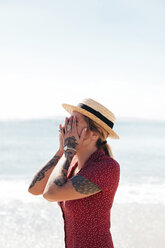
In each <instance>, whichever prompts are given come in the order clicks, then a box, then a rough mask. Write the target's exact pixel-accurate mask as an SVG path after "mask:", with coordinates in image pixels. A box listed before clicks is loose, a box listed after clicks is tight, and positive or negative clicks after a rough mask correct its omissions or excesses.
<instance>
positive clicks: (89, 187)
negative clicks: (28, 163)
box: [43, 119, 101, 201]
mask: <svg viewBox="0 0 165 248" xmlns="http://www.w3.org/2000/svg"><path fill="white" fill-rule="evenodd" d="M71 120H72V119H71ZM65 127H67V123H66V125H65ZM69 130H70V129H69ZM85 131H86V128H85V129H84V130H83V131H82V134H81V136H80V137H77V135H76V134H75V133H74V132H76V127H75V120H73V128H72V131H71V132H70V134H69V132H67V129H66V130H65V137H64V140H65V142H64V144H65V145H66V146H68V147H70V148H72V149H68V150H67V151H66V152H65V157H66V160H65V162H64V164H63V166H62V168H61V171H60V173H59V174H58V175H57V174H55V177H54V175H51V176H50V178H49V180H48V183H47V185H46V187H45V190H44V193H43V197H44V198H45V199H46V200H48V201H65V200H74V199H80V198H84V197H87V196H90V195H93V194H96V193H98V192H99V191H101V190H100V189H99V187H98V186H97V185H96V184H94V183H92V182H91V181H89V180H87V179H86V178H84V177H83V176H78V175H77V176H75V177H73V178H72V179H69V180H67V171H68V168H69V165H70V163H71V161H72V158H73V156H74V155H75V154H76V149H77V147H78V146H80V144H81V142H82V141H83V137H84V135H85ZM72 134H73V135H72ZM75 137H76V138H75Z"/></svg>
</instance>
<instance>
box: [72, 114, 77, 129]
mask: <svg viewBox="0 0 165 248" xmlns="http://www.w3.org/2000/svg"><path fill="white" fill-rule="evenodd" d="M72 131H73V132H74V133H77V126H76V116H73V125H72Z"/></svg>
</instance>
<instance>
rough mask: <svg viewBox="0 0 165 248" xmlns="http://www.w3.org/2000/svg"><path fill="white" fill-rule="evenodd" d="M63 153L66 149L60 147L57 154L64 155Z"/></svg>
mask: <svg viewBox="0 0 165 248" xmlns="http://www.w3.org/2000/svg"><path fill="white" fill-rule="evenodd" d="M63 154H64V149H58V151H57V155H58V156H60V157H62V155H63Z"/></svg>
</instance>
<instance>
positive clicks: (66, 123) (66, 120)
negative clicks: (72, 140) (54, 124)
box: [65, 117, 68, 133]
mask: <svg viewBox="0 0 165 248" xmlns="http://www.w3.org/2000/svg"><path fill="white" fill-rule="evenodd" d="M67 125H68V117H66V118H65V133H66V132H67Z"/></svg>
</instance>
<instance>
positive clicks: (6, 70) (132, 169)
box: [0, 0, 165, 248]
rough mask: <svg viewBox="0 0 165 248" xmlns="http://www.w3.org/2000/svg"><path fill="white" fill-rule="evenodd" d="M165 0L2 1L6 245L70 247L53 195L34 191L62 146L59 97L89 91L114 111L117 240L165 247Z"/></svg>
mask: <svg viewBox="0 0 165 248" xmlns="http://www.w3.org/2000/svg"><path fill="white" fill-rule="evenodd" d="M164 11H165V3H164V2H163V1H161V0H158V1H154V0H150V1H148V0H146V1H142V0H139V1H137V0H136V1H135V0H132V1H130V0H127V1H125V0H119V1H115V2H114V1H111V0H110V1H107V0H103V1H98V0H95V1H94V0H90V1H86V0H84V1H79V0H77V1H75V0H73V1H71V2H70V1H67V0H62V1H57V0H54V1H53V0H47V1H43V0H40V1H37V0H36V1H31V0H29V1H24V0H22V1H17V0H15V1H11V0H7V1H0V223H1V232H0V244H1V248H4V247H5V248H9V247H12V248H16V247H18V246H20V247H22V248H29V247H31V246H33V247H34V248H42V247H43V248H44V247H47V248H49V247H52V246H54V247H57V248H62V247H64V233H63V219H62V214H61V210H60V208H59V206H58V205H57V203H56V202H54V203H51V202H48V201H45V199H43V198H42V196H33V195H30V194H29V193H28V191H27V190H28V187H29V185H30V182H31V180H32V178H33V176H34V174H35V173H36V172H37V171H38V170H39V169H40V168H41V167H42V166H44V165H45V164H46V163H47V162H48V161H49V160H50V159H51V158H52V157H53V155H54V154H55V152H56V150H57V149H58V125H59V124H60V123H64V118H65V117H66V116H68V114H67V112H65V110H64V109H63V108H62V106H61V104H62V103H70V104H74V105H75V104H76V105H77V103H78V102H80V101H81V99H83V98H87V97H89V98H92V99H94V100H96V101H99V102H100V103H101V104H103V105H105V106H106V107H107V108H109V109H110V110H111V111H112V112H113V113H114V114H115V116H116V121H115V124H114V128H113V129H114V130H115V131H116V133H117V134H118V135H119V136H120V139H119V140H112V139H108V143H109V144H110V145H111V147H112V150H113V153H114V157H115V159H116V160H117V161H118V163H119V164H120V168H121V178H120V184H119V188H118V190H117V192H116V196H115V199H114V204H113V207H112V211H111V233H112V238H113V241H114V245H115V247H117V248H131V247H134V248H138V247H141V248H146V247H150V248H155V247H156V246H157V245H158V243H159V248H163V247H164V243H165V237H164V232H163V230H164V229H165V182H164V178H165V166H164V164H165V162H164V161H165V154H164V150H165V97H164V93H165V70H164V64H165V46H164V44H165V33H164V23H165V16H164Z"/></svg>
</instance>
